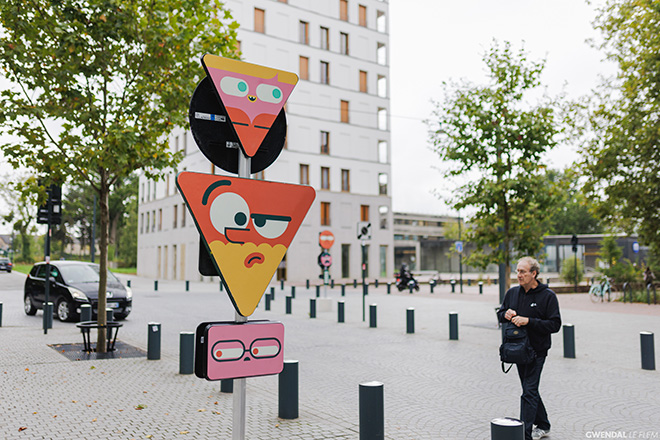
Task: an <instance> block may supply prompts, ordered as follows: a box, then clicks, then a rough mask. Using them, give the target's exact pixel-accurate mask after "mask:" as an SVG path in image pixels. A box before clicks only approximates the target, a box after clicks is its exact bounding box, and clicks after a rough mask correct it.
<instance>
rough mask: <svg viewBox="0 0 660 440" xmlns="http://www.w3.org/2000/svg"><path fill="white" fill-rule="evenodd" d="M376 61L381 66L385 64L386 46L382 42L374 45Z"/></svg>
mask: <svg viewBox="0 0 660 440" xmlns="http://www.w3.org/2000/svg"><path fill="white" fill-rule="evenodd" d="M376 61H377V62H378V64H380V65H381V66H385V65H386V64H387V48H386V47H385V45H384V44H383V43H378V46H377V47H376Z"/></svg>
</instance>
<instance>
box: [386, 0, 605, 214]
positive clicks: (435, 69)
mask: <svg viewBox="0 0 660 440" xmlns="http://www.w3.org/2000/svg"><path fill="white" fill-rule="evenodd" d="M593 3H595V5H588V4H587V3H586V2H585V1H584V0H553V1H546V0H498V1H493V0H459V1H456V0H451V1H450V0H390V57H391V59H390V75H391V84H390V87H391V130H392V193H393V209H394V211H404V212H415V213H429V214H445V215H456V213H455V212H452V211H451V210H450V209H449V207H447V205H446V204H445V203H444V202H443V201H441V200H439V199H438V198H437V197H435V196H434V195H432V191H433V190H434V189H435V190H438V191H440V192H441V193H442V192H444V193H445V194H450V192H451V190H452V187H451V185H448V184H447V183H446V182H443V179H442V178H441V176H440V174H439V172H438V171H437V170H436V169H434V166H435V167H437V166H440V165H441V163H440V159H439V158H438V156H437V155H436V154H435V153H433V152H432V151H431V150H430V149H429V145H430V144H429V141H428V134H427V131H428V130H427V127H426V125H425V124H423V123H422V120H424V119H426V118H429V117H430V115H431V111H432V109H433V107H432V105H431V103H430V100H431V99H435V100H440V99H441V98H442V89H441V83H442V81H446V80H449V79H455V80H458V79H461V78H465V79H468V80H469V81H470V82H472V83H474V84H485V83H486V76H485V65H484V64H483V61H482V55H483V53H484V52H485V51H486V50H487V49H488V48H489V47H490V46H491V42H492V40H493V39H497V40H499V41H500V42H502V41H510V42H511V43H512V44H513V45H514V48H516V49H517V48H519V47H521V45H522V44H523V42H524V47H525V48H526V50H527V51H528V52H529V54H530V57H531V58H532V59H535V60H540V59H546V60H547V62H546V68H545V71H544V75H543V77H542V81H543V84H544V85H547V86H548V91H549V93H550V94H551V95H555V94H557V93H558V92H560V91H561V90H562V88H563V87H565V90H566V92H567V93H568V95H569V97H571V98H577V97H579V96H581V95H586V94H588V93H589V91H590V90H591V89H593V88H594V87H595V86H596V84H597V83H598V78H599V75H600V74H603V75H610V74H612V72H613V71H614V70H613V68H612V66H611V65H609V64H606V63H603V62H602V61H601V60H602V58H603V55H602V53H600V52H599V51H597V50H596V49H593V48H592V47H591V46H590V45H589V43H587V41H586V40H587V39H589V38H595V39H598V38H599V33H598V32H597V31H595V30H594V29H593V26H592V22H593V20H594V18H595V16H596V6H598V5H601V4H602V3H603V2H602V1H600V0H594V2H593ZM577 157H578V156H577V154H576V152H575V149H574V148H570V147H566V146H564V147H558V148H557V149H556V150H555V151H553V152H551V153H550V154H549V155H548V158H547V163H548V165H550V166H552V167H555V168H564V167H565V166H567V165H569V164H570V163H572V161H573V160H575V159H576V158H577Z"/></svg>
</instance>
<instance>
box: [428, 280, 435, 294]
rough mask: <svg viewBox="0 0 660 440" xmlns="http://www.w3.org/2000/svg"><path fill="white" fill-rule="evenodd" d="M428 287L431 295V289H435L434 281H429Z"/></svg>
mask: <svg viewBox="0 0 660 440" xmlns="http://www.w3.org/2000/svg"><path fill="white" fill-rule="evenodd" d="M429 286H430V287H431V293H433V288H434V287H435V281H434V280H431V281H429Z"/></svg>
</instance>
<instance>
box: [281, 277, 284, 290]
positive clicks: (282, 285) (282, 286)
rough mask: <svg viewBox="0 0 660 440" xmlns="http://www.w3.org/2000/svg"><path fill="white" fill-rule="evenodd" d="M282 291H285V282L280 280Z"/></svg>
mask: <svg viewBox="0 0 660 440" xmlns="http://www.w3.org/2000/svg"><path fill="white" fill-rule="evenodd" d="M280 290H284V280H283V279H282V280H280Z"/></svg>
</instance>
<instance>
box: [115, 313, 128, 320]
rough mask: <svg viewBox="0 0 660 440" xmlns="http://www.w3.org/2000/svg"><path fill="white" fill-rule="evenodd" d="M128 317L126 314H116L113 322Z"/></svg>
mask: <svg viewBox="0 0 660 440" xmlns="http://www.w3.org/2000/svg"><path fill="white" fill-rule="evenodd" d="M127 316H128V313H118V314H116V315H115V320H117V321H123V320H124V319H126V317H127Z"/></svg>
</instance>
